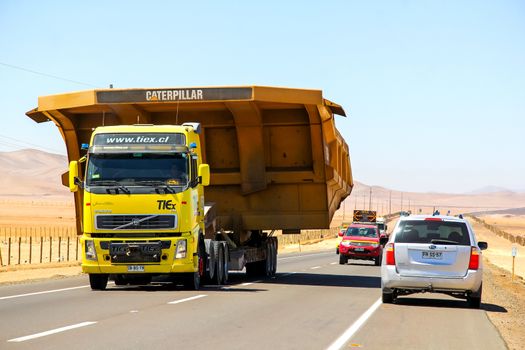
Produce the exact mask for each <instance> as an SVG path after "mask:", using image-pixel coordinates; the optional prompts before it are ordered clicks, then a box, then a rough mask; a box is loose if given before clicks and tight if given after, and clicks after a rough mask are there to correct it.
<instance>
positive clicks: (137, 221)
mask: <svg viewBox="0 0 525 350" xmlns="http://www.w3.org/2000/svg"><path fill="white" fill-rule="evenodd" d="M131 224H132V225H133V226H135V227H137V226H139V225H140V219H139V218H133V219H131Z"/></svg>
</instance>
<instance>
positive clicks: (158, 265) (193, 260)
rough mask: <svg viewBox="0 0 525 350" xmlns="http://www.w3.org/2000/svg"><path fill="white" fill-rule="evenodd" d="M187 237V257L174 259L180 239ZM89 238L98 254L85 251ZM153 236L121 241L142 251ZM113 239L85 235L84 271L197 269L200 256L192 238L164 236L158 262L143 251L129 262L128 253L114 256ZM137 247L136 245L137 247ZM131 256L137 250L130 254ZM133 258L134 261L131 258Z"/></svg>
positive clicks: (149, 271)
mask: <svg viewBox="0 0 525 350" xmlns="http://www.w3.org/2000/svg"><path fill="white" fill-rule="evenodd" d="M180 240H186V241H187V243H186V257H183V258H175V254H176V247H177V242H178V241H180ZM86 241H92V242H93V244H94V247H95V251H96V256H95V257H93V255H91V256H90V258H88V256H87V255H88V254H87V253H86V250H87V248H86ZM151 241H152V240H151V238H147V239H133V240H129V241H127V240H122V239H121V240H118V242H119V243H129V244H130V245H137V246H138V247H139V248H138V250H140V244H141V243H145V244H148V243H151ZM111 243H112V240H111V239H102V238H100V239H99V238H89V237H83V238H82V239H81V244H82V272H84V273H88V274H101V273H103V274H170V273H191V272H195V271H197V270H198V264H199V262H198V257H197V255H194V254H193V252H194V251H195V250H196V245H195V244H194V243H195V240H194V238H193V237H191V236H190V237H181V238H179V237H177V238H170V239H165V238H163V239H162V249H161V250H160V253H158V255H159V257H158V258H157V260H158V261H155V262H152V261H151V258H152V256H151V255H143V257H144V260H141V257H142V256H141V254H140V253H136V254H138V256H134V257H133V258H132V259H129V258H128V259H129V260H130V261H126V259H127V258H126V256H125V255H121V256H118V257H116V258H115V259H114V256H112V252H111V249H110V245H111ZM135 249H136V250H137V248H135ZM131 254H132V255H133V254H134V253H131ZM131 260H132V261H131Z"/></svg>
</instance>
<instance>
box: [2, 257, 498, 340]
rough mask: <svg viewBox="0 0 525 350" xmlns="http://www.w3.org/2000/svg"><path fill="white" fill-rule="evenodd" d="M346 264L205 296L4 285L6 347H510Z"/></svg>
mask: <svg viewBox="0 0 525 350" xmlns="http://www.w3.org/2000/svg"><path fill="white" fill-rule="evenodd" d="M337 258H338V257H337V256H336V255H335V253H334V252H326V253H305V254H303V255H287V256H281V257H280V258H279V266H278V275H277V276H276V277H275V278H272V279H264V280H248V279H246V277H245V275H244V274H243V273H238V274H230V283H229V285H227V286H224V287H218V286H205V287H204V288H202V290H199V291H185V290H183V289H182V288H181V287H178V286H174V285H172V284H169V283H157V284H154V285H150V286H144V287H129V286H128V287H116V286H114V285H109V287H108V290H106V291H97V292H93V291H91V290H90V288H89V286H88V282H87V276H82V277H74V278H67V279H61V280H53V281H47V282H38V283H30V284H20V285H11V286H2V287H0V349H71V348H74V349H75V350H80V349H98V350H100V349H168V348H169V349H214V350H219V349H272V350H275V349H348V348H354V347H358V348H359V347H362V348H366V349H460V348H473V349H505V344H504V342H503V340H502V339H501V337H500V336H499V333H498V332H497V330H496V329H495V327H494V326H493V325H492V324H491V323H490V321H489V320H488V318H487V316H486V313H485V311H484V310H473V309H468V308H467V307H466V302H465V301H463V300H458V299H453V298H449V297H446V296H441V295H434V294H433V295H428V294H427V295H422V296H416V297H404V298H400V299H399V302H398V303H397V304H394V305H383V304H381V303H380V301H379V299H380V296H381V291H380V288H379V287H380V278H379V274H380V269H379V267H376V266H373V264H371V263H368V262H354V263H352V262H350V264H348V265H345V266H341V265H339V264H338V263H337V261H338V259H337ZM430 297H434V298H437V299H430ZM484 307H491V308H495V307H497V306H495V305H484Z"/></svg>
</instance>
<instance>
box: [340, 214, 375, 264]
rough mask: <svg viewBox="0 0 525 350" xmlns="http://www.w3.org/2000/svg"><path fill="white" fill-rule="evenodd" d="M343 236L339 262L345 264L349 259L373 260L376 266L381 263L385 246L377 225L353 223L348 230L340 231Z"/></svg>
mask: <svg viewBox="0 0 525 350" xmlns="http://www.w3.org/2000/svg"><path fill="white" fill-rule="evenodd" d="M339 236H341V237H343V240H342V241H341V243H339V264H341V265H344V264H346V263H347V262H348V259H357V260H373V261H374V263H375V265H376V266H379V265H381V257H382V255H383V246H382V245H381V243H383V242H381V239H380V235H379V231H378V229H377V225H375V224H357V223H355V224H351V225H350V226H348V228H347V229H346V231H345V232H344V233H343V232H339Z"/></svg>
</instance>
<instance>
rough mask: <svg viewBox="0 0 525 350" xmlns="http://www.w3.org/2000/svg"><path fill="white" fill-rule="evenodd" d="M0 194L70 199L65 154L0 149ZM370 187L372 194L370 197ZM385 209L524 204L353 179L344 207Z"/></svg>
mask: <svg viewBox="0 0 525 350" xmlns="http://www.w3.org/2000/svg"><path fill="white" fill-rule="evenodd" d="M0 169H1V171H2V172H1V175H0V197H23V198H35V199H37V198H38V197H46V198H50V197H57V198H59V199H61V200H63V199H72V194H71V193H70V192H69V190H68V189H67V188H66V187H64V186H63V185H62V183H61V175H62V174H63V173H64V172H66V171H67V170H68V161H67V157H66V156H63V155H58V154H52V153H47V152H44V151H39V150H35V149H24V150H20V151H13V152H0ZM370 188H372V198H371V200H370ZM370 204H371V207H372V209H375V210H378V211H382V212H388V211H389V210H391V211H397V210H400V209H401V208H402V209H403V210H407V209H410V210H413V211H415V212H416V211H419V209H421V210H422V212H425V211H429V210H433V209H434V208H436V209H437V208H439V209H440V210H442V211H444V212H445V213H446V211H448V210H449V209H451V210H453V211H454V210H457V211H461V212H469V211H479V210H500V209H505V208H519V207H524V205H525V191H522V192H516V191H510V190H508V189H505V188H502V187H497V186H487V187H483V188H480V189H478V190H476V191H472V192H470V193H465V194H447V193H420V192H405V191H403V192H402V191H396V190H390V189H388V188H385V187H381V186H371V187H370V186H369V185H366V184H363V183H361V182H358V181H355V184H354V188H353V190H352V193H351V195H350V197H348V198H347V199H346V201H345V207H346V209H345V210H351V209H352V208H361V209H367V208H368V206H369V205H370Z"/></svg>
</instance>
